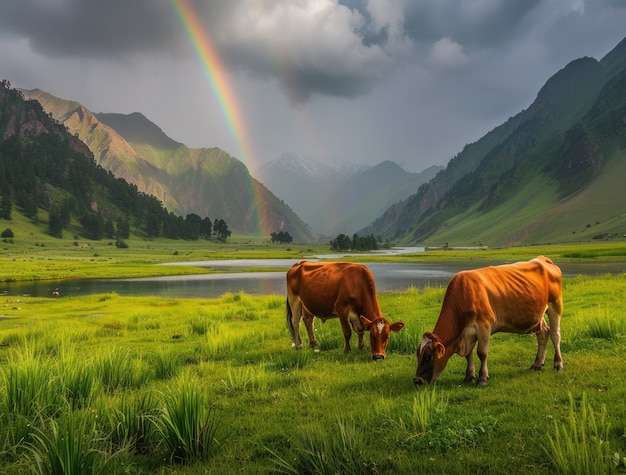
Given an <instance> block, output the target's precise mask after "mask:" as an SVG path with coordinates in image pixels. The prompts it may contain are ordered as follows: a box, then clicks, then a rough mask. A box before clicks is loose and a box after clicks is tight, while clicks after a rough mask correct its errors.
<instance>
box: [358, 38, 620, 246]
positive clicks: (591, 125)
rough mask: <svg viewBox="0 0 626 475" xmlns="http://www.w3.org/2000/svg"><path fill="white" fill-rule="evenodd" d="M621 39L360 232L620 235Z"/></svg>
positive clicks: (466, 239) (433, 241)
mask: <svg viewBox="0 0 626 475" xmlns="http://www.w3.org/2000/svg"><path fill="white" fill-rule="evenodd" d="M625 182H626V39H625V40H623V41H622V42H621V43H620V44H618V45H617V46H616V48H615V49H614V50H613V51H611V52H610V53H609V54H607V55H606V56H605V57H604V58H603V59H602V60H601V61H597V60H595V59H593V58H587V57H585V58H581V59H578V60H575V61H572V62H571V63H569V64H568V65H567V66H566V67H565V68H563V69H562V70H560V71H558V72H557V73H556V74H555V75H554V76H552V77H551V78H550V79H549V80H548V81H547V82H546V84H545V85H544V86H543V87H542V88H541V90H540V91H539V93H538V94H537V98H536V99H535V101H534V102H533V103H532V104H531V106H530V107H529V108H528V109H526V110H524V111H522V112H520V113H518V114H517V115H515V116H514V117H511V118H510V119H509V120H507V121H506V122H505V123H504V124H502V125H500V126H498V127H496V128H495V129H493V130H492V131H491V132H489V133H488V134H486V135H485V136H484V137H482V138H481V139H480V140H478V141H477V142H475V143H472V144H469V145H467V146H466V147H465V148H464V149H463V150H462V151H461V152H459V153H458V154H457V155H456V156H455V157H454V158H453V159H452V160H451V161H450V163H449V164H448V165H447V167H446V169H445V170H443V171H441V172H440V173H439V174H437V176H436V177H435V178H433V179H432V180H430V181H429V182H428V183H426V184H424V185H423V186H421V187H420V189H419V190H418V192H417V193H416V194H414V195H412V196H410V197H409V198H408V199H406V200H404V201H403V202H401V203H398V204H395V205H393V206H392V207H391V208H389V209H388V210H387V211H386V212H385V213H384V214H383V215H382V216H381V217H380V218H378V219H377V220H376V221H375V222H374V223H373V224H371V225H370V226H368V227H366V228H364V229H362V230H361V231H360V233H364V234H365V233H373V234H375V235H377V236H380V237H384V238H387V239H392V240H395V241H396V242H398V243H403V244H426V245H443V244H446V243H447V244H448V245H490V246H502V245H519V244H534V243H556V242H574V241H586V240H600V239H620V240H621V239H623V236H624V235H626V187H625V186H624V183H625Z"/></svg>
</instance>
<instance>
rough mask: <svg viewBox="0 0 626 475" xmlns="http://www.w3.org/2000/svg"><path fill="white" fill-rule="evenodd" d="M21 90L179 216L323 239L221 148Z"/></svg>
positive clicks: (136, 117)
mask: <svg viewBox="0 0 626 475" xmlns="http://www.w3.org/2000/svg"><path fill="white" fill-rule="evenodd" d="M22 92H23V94H24V95H25V96H26V97H27V98H30V99H34V100H37V101H38V102H40V103H41V104H42V106H43V107H44V109H45V110H46V111H47V112H48V113H50V114H52V117H53V118H55V119H56V120H58V121H59V122H62V123H63V124H65V125H66V126H67V128H68V130H69V131H70V132H71V133H72V134H75V135H76V136H77V137H79V138H80V139H81V140H82V141H84V142H85V143H86V144H87V145H88V146H89V148H90V149H91V150H92V152H93V154H94V156H95V159H96V161H97V163H98V164H99V165H101V166H102V167H103V168H105V169H106V170H110V171H111V172H112V173H113V174H114V175H115V176H116V177H120V178H124V179H125V180H127V181H128V182H130V183H133V184H135V185H136V186H137V188H138V189H139V190H140V191H142V192H145V193H148V194H151V195H154V196H155V197H156V198H158V199H159V200H160V201H162V202H163V204H164V205H165V207H166V208H167V209H169V210H170V211H172V212H173V213H175V214H179V215H182V216H186V215H187V214H189V213H195V214H198V215H199V216H203V217H204V216H208V217H210V218H217V217H219V218H221V219H224V220H225V221H226V222H227V223H228V225H229V227H230V229H231V230H232V231H233V232H235V233H243V234H261V233H263V232H264V230H265V232H267V231H268V230H272V232H274V231H286V232H288V233H289V234H290V235H291V236H292V237H293V238H294V240H295V241H299V242H310V241H315V240H317V239H318V236H317V235H316V234H315V233H314V232H313V231H312V230H311V229H310V228H309V227H308V226H307V225H306V224H305V223H304V222H303V221H302V220H301V219H300V218H299V217H298V216H297V215H296V214H295V212H294V211H292V210H291V209H290V208H289V207H288V206H287V205H286V204H285V203H283V202H281V201H280V200H279V199H278V198H277V197H276V196H275V195H273V194H272V193H271V192H270V191H269V190H268V189H267V188H266V187H265V186H263V185H262V184H261V183H259V182H258V181H257V180H255V179H254V178H253V177H252V176H251V175H250V173H249V172H248V169H247V168H246V166H245V165H244V164H243V163H242V162H241V161H239V160H237V159H236V158H234V157H232V156H230V155H229V154H227V153H226V152H224V151H223V150H221V149H219V148H215V147H214V148H201V149H191V148H188V147H186V146H184V145H183V144H181V143H179V142H176V141H174V140H172V139H171V138H169V137H168V136H167V135H166V134H165V133H164V132H163V131H162V130H161V129H160V128H159V127H158V126H157V125H155V124H154V123H152V122H151V121H150V120H148V119H147V118H146V117H145V116H144V115H142V114H140V113H133V114H128V115H125V114H103V113H101V114H93V113H92V112H90V111H89V110H87V109H86V108H85V107H83V106H82V105H81V104H79V103H77V102H75V101H68V100H64V99H60V98H57V97H55V96H52V95H51V94H48V93H46V92H44V91H41V90H39V89H34V90H23V91H22ZM268 237H269V236H268Z"/></svg>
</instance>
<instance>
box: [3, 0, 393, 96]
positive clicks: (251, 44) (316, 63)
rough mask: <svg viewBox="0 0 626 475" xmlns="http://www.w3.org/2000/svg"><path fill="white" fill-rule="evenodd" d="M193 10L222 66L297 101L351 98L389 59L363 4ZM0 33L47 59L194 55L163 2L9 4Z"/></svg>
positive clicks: (234, 4) (384, 28)
mask: <svg viewBox="0 0 626 475" xmlns="http://www.w3.org/2000/svg"><path fill="white" fill-rule="evenodd" d="M193 5H194V8H195V10H196V11H197V12H198V14H199V15H200V16H201V22H202V23H203V24H204V25H205V27H206V30H207V32H208V33H209V34H210V36H211V38H212V40H213V41H214V43H215V46H216V47H217V49H218V50H219V52H220V55H221V57H222V59H223V61H224V62H225V64H227V65H229V67H231V68H232V69H235V70H240V71H244V72H247V73H248V74H252V75H258V76H260V77H265V78H269V79H273V80H276V81H277V82H278V83H279V84H280V85H281V87H282V88H283V90H284V92H285V93H286V94H287V95H288V96H289V97H290V99H291V100H292V101H294V102H302V101H305V100H308V99H309V98H310V96H311V95H312V94H316V93H317V94H323V95H330V96H342V97H356V96H358V95H360V94H362V93H364V92H366V91H368V90H370V88H371V87H372V86H373V85H374V84H376V83H377V82H378V81H379V80H380V78H381V77H382V76H383V72H384V71H389V68H390V67H393V66H394V64H395V62H396V61H395V58H394V55H395V54H396V51H394V48H395V47H396V46H397V43H395V44H394V43H393V42H392V41H391V39H390V37H389V33H390V32H389V25H387V24H384V22H383V23H381V22H380V20H376V19H375V18H373V16H372V14H371V12H370V11H369V10H368V9H367V8H365V7H364V5H363V3H360V4H359V8H358V9H357V8H348V7H346V6H343V5H339V4H333V3H332V2H331V3H326V4H319V5H318V4H317V3H316V2H308V1H307V2H305V1H302V2H299V1H298V2H294V1H291V0H287V1H267V0H259V1H244V0H230V1H223V2H219V1H218V2H197V1H196V2H194V3H193ZM361 12H363V13H364V14H365V16H363V15H362V14H361ZM0 35H3V36H7V35H12V36H14V37H18V38H23V39H26V40H27V42H28V44H29V46H30V48H31V49H32V50H33V51H34V52H36V53H38V54H41V55H43V56H47V57H59V58H82V57H84V58H89V59H98V58H100V59H125V58H127V57H133V56H135V55H138V54H145V53H153V54H168V55H172V54H177V55H184V54H187V55H189V54H191V53H190V49H189V45H188V40H187V38H186V37H185V33H184V30H183V27H182V25H181V23H180V22H179V21H178V19H177V18H176V14H175V10H174V7H173V6H172V2H168V1H164V0H48V1H42V0H9V1H8V2H3V5H2V15H0Z"/></svg>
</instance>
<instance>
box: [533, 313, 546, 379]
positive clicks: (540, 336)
mask: <svg viewBox="0 0 626 475" xmlns="http://www.w3.org/2000/svg"><path fill="white" fill-rule="evenodd" d="M549 332H550V329H549V328H548V325H546V321H545V320H544V318H543V315H542V316H541V319H540V320H539V323H538V324H537V330H536V331H535V334H536V335H537V356H536V357H535V362H534V363H533V364H532V366H531V367H530V369H534V370H535V371H539V370H540V369H541V368H542V367H543V365H544V363H545V362H546V346H547V344H548V334H549Z"/></svg>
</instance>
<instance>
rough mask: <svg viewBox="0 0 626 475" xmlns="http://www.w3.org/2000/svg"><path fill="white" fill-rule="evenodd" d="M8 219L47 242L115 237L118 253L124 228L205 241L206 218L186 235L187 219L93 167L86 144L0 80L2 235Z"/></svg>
mask: <svg viewBox="0 0 626 475" xmlns="http://www.w3.org/2000/svg"><path fill="white" fill-rule="evenodd" d="M16 215H22V216H24V217H26V218H28V219H29V220H30V222H32V223H35V224H36V225H38V226H41V227H42V228H43V227H44V226H45V227H46V229H45V231H43V232H45V233H47V234H50V235H51V236H54V237H63V234H64V232H68V233H70V235H71V236H75V235H81V236H83V237H85V238H88V239H102V238H106V239H115V240H116V242H117V244H118V247H124V245H125V244H124V241H123V239H126V238H128V237H129V235H130V233H131V229H132V232H133V234H135V235H139V236H143V237H147V238H152V237H160V236H164V237H168V238H175V239H178V238H185V239H198V237H199V234H200V233H201V232H203V231H200V229H201V227H202V226H204V228H203V230H204V234H203V236H204V237H207V238H210V237H211V231H210V230H209V228H210V227H211V226H210V225H209V226H207V222H208V220H207V219H204V220H202V219H201V218H200V217H197V218H198V219H197V220H195V221H194V223H193V225H194V227H195V226H196V225H197V227H196V228H195V230H193V231H192V230H191V227H190V226H188V225H189V224H190V223H191V221H189V220H187V219H186V218H183V217H181V216H175V215H173V214H172V213H170V212H169V211H168V210H167V209H165V208H164V207H163V206H162V204H161V203H160V202H159V201H158V200H157V199H156V198H155V197H153V196H151V195H148V194H145V193H142V192H140V191H138V189H137V187H136V186H135V185H131V184H129V183H128V182H127V181H126V180H124V179H122V178H117V177H115V176H114V175H113V174H112V173H111V172H109V171H107V170H105V169H104V168H102V167H101V166H99V165H98V164H97V163H96V161H95V160H94V156H93V153H92V152H91V150H89V148H88V147H87V145H85V144H84V143H83V142H82V141H81V140H80V139H79V138H78V137H77V136H75V135H73V134H70V133H69V132H68V130H67V128H66V127H65V126H64V125H62V124H60V123H59V122H58V121H56V120H55V119H53V118H51V117H50V116H49V114H48V113H47V112H46V111H44V109H43V108H42V106H41V104H40V103H39V102H37V101H35V100H26V99H25V98H24V96H23V94H22V92H21V91H19V90H17V89H13V88H11V87H10V84H9V83H8V82H6V81H2V82H1V83H0V221H1V222H3V223H5V224H3V226H6V227H7V228H9V229H10V226H11V223H12V222H13V220H14V218H15V217H16ZM20 218H21V216H20ZM215 218H216V219H217V218H218V217H217V216H216V217H215ZM21 219H23V218H21ZM226 224H227V223H226ZM195 231H198V233H196V234H194V233H195ZM18 239H19V237H18Z"/></svg>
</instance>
